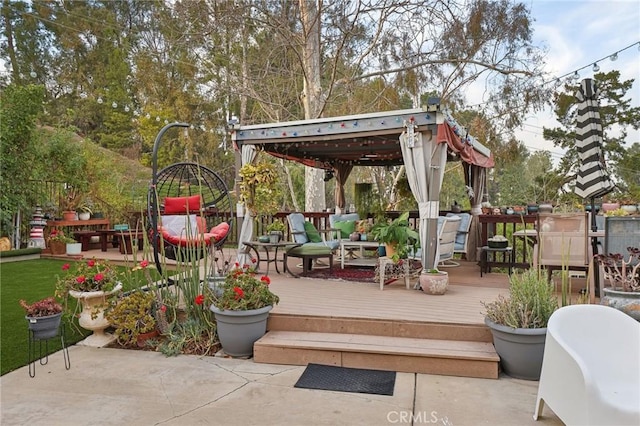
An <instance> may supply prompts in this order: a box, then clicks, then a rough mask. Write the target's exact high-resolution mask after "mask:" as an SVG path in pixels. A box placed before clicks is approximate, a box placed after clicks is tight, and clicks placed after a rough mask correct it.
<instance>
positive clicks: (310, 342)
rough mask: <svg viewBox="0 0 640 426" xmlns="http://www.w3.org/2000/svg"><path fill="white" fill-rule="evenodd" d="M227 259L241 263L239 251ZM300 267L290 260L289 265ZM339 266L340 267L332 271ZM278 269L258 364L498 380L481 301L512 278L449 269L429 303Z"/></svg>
mask: <svg viewBox="0 0 640 426" xmlns="http://www.w3.org/2000/svg"><path fill="white" fill-rule="evenodd" d="M82 254H83V256H84V257H85V258H91V257H96V258H106V259H110V260H111V261H113V262H117V263H124V264H129V265H133V264H134V261H135V257H134V256H131V255H122V254H120V253H119V251H118V250H117V249H112V248H110V249H109V250H107V251H106V252H102V251H100V250H90V251H87V252H83V253H82ZM229 254H231V255H232V259H235V256H234V254H235V251H234V250H231V251H230V252H229V253H227V256H228V255H229ZM62 257H63V258H64V257H65V256H62ZM138 260H140V257H138ZM297 263H299V259H290V260H289V265H288V266H289V267H290V268H296V264H297ZM339 265H340V264H339V262H338V261H337V260H336V261H335V262H334V268H340V266H339ZM265 267H266V266H262V267H261V269H265ZM274 269H275V268H273V265H271V271H270V274H269V275H270V277H271V288H272V290H273V291H274V292H275V293H276V294H278V295H279V297H280V303H279V304H278V305H277V306H275V307H274V309H273V310H272V311H271V314H270V316H269V323H268V325H267V328H268V330H269V331H268V333H267V335H266V336H265V337H263V338H262V339H260V340H259V341H258V342H256V344H255V345H254V362H258V363H272V364H288V365H306V364H308V363H311V362H313V363H323V364H331V365H342V366H347V367H358V368H371V369H383V370H394V371H404V372H419V373H428V374H444V375H454V376H466V377H483V378H494V379H495V378H498V370H499V368H498V364H499V358H498V356H497V354H496V353H495V350H494V348H493V345H492V343H491V342H492V338H491V333H490V331H489V329H488V328H487V327H486V326H485V324H484V315H483V309H484V308H483V306H482V302H483V301H486V302H489V301H493V300H495V298H496V297H497V296H498V295H499V294H505V295H506V294H507V293H508V275H507V274H506V273H498V272H491V273H488V274H484V275H483V277H480V268H479V266H478V265H477V264H476V263H472V262H466V261H460V266H457V267H451V268H446V271H447V272H448V273H449V288H448V290H447V293H446V294H444V295H442V296H431V295H427V294H425V293H423V292H422V291H419V290H413V289H410V290H409V289H406V288H405V286H404V282H403V281H402V280H398V281H396V282H395V283H392V284H389V285H386V286H385V287H384V290H380V288H379V285H378V284H377V283H373V282H371V283H363V282H350V281H343V280H332V279H318V278H305V277H303V278H294V277H292V276H291V275H289V274H277V273H275V270H274ZM280 270H282V268H280ZM294 270H296V269H294ZM296 271H298V272H299V269H297V270H296ZM263 272H264V271H263ZM412 284H413V283H412ZM575 287H578V285H576V286H574V289H575Z"/></svg>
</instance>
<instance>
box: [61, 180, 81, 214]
mask: <svg viewBox="0 0 640 426" xmlns="http://www.w3.org/2000/svg"><path fill="white" fill-rule="evenodd" d="M81 203H82V195H81V193H80V190H79V189H78V188H77V187H73V186H69V187H68V188H67V189H66V190H65V191H64V193H63V194H62V196H61V197H60V206H59V207H60V210H61V211H62V218H63V219H64V220H77V219H78V216H77V209H78V206H80V204H81Z"/></svg>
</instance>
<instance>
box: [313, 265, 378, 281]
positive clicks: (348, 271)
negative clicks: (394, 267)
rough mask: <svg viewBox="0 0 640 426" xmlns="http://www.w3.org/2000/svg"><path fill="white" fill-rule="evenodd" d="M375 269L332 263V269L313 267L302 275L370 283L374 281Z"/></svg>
mask: <svg viewBox="0 0 640 426" xmlns="http://www.w3.org/2000/svg"><path fill="white" fill-rule="evenodd" d="M374 275H375V270H374V268H344V269H341V268H340V264H338V265H337V267H336V265H335V264H334V265H333V269H332V270H329V269H328V268H326V269H325V268H323V269H313V270H311V271H309V272H307V273H306V274H303V275H302V276H303V277H307V278H317V279H323V280H344V281H357V282H362V283H372V282H375V279H374Z"/></svg>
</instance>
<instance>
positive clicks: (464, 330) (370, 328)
mask: <svg viewBox="0 0 640 426" xmlns="http://www.w3.org/2000/svg"><path fill="white" fill-rule="evenodd" d="M267 329H268V330H270V331H308V332H314V333H346V334H367V335H376V336H390V337H414V338H418V339H437V340H463V341H473V342H485V343H490V342H493V337H492V335H491V331H490V330H489V328H488V327H487V326H486V325H484V324H447V323H437V322H428V321H407V320H388V319H377V318H346V317H335V316H314V315H304V314H280V313H273V312H272V313H271V314H270V315H269V323H268V326H267Z"/></svg>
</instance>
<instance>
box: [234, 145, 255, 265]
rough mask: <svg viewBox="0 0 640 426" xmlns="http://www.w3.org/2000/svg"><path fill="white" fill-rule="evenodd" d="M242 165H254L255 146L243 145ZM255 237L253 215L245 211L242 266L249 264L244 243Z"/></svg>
mask: <svg viewBox="0 0 640 426" xmlns="http://www.w3.org/2000/svg"><path fill="white" fill-rule="evenodd" d="M241 157H242V165H243V166H244V165H245V164H249V163H252V162H253V161H254V160H255V159H256V157H257V152H256V147H255V145H242V153H241ZM252 235H253V214H252V213H251V211H250V210H249V209H244V220H243V221H242V229H241V230H240V236H239V237H238V255H237V260H238V263H239V264H240V265H245V264H248V263H249V255H248V247H247V246H246V245H245V244H244V241H250V240H251V236H252Z"/></svg>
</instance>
